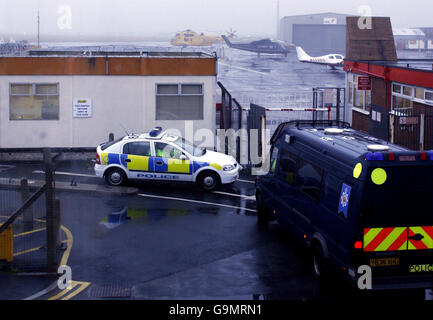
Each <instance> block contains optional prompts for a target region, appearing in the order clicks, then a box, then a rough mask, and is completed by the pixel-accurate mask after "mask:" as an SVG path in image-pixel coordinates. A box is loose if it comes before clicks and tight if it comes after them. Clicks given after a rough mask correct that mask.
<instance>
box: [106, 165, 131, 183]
mask: <svg viewBox="0 0 433 320" xmlns="http://www.w3.org/2000/svg"><path fill="white" fill-rule="evenodd" d="M105 180H106V181H107V183H108V184H109V185H110V186H120V185H122V184H124V183H125V182H126V175H125V173H124V172H123V171H122V170H121V169H116V168H114V169H111V170H109V171H108V172H107V173H106V174H105Z"/></svg>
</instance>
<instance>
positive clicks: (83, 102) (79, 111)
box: [73, 98, 92, 118]
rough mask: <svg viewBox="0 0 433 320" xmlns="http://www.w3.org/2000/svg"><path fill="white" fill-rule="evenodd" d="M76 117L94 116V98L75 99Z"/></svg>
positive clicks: (74, 111)
mask: <svg viewBox="0 0 433 320" xmlns="http://www.w3.org/2000/svg"><path fill="white" fill-rule="evenodd" d="M73 108H74V110H73V113H74V118H90V117H91V116H92V99H84V98H80V99H74V106H73Z"/></svg>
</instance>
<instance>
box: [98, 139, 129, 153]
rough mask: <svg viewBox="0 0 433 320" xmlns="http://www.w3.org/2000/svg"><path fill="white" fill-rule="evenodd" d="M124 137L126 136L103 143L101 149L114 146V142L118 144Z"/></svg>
mask: <svg viewBox="0 0 433 320" xmlns="http://www.w3.org/2000/svg"><path fill="white" fill-rule="evenodd" d="M123 138H124V137H121V138H119V139H116V140H113V141H107V142H104V143H101V150H105V149H107V148H108V147H110V146H112V145H113V144H116V143H118V142H120V141H122V140H123Z"/></svg>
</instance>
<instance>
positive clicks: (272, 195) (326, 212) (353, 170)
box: [256, 121, 433, 289]
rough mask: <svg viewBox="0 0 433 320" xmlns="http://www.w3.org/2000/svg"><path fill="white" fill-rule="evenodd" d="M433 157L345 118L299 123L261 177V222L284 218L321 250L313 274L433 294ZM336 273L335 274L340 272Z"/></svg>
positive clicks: (281, 133) (280, 141)
mask: <svg viewBox="0 0 433 320" xmlns="http://www.w3.org/2000/svg"><path fill="white" fill-rule="evenodd" d="M432 178H433V152H428V151H427V152H418V151H410V150H407V149H405V148H402V147H400V146H396V145H393V144H390V143H388V142H386V141H382V140H379V139H377V138H374V137H371V136H369V135H367V134H365V133H363V132H359V131H355V130H353V129H351V128H350V126H349V124H348V123H345V122H340V121H316V122H313V121H291V122H287V123H283V124H281V125H279V127H278V128H277V130H276V131H275V133H274V135H273V136H272V138H271V150H270V169H269V172H268V174H266V175H263V176H259V177H258V178H257V179H256V197H257V217H258V222H259V223H260V224H267V223H268V222H269V221H273V220H277V221H278V223H280V224H281V225H282V226H284V227H285V228H287V229H288V230H289V231H290V232H291V233H292V234H293V236H294V237H295V238H296V239H298V240H299V241H301V242H302V243H303V244H305V245H306V246H307V247H308V248H309V249H311V253H312V266H313V272H314V274H315V275H316V276H317V277H323V276H324V275H326V274H327V272H329V271H331V270H334V271H338V272H340V273H341V274H342V275H344V277H345V278H346V279H347V280H350V281H351V283H353V284H355V283H356V282H357V279H358V278H359V273H358V268H359V267H360V266H369V267H370V268H371V269H370V270H371V274H372V287H373V289H388V288H389V289H392V288H433V180H432ZM331 268H332V269H331Z"/></svg>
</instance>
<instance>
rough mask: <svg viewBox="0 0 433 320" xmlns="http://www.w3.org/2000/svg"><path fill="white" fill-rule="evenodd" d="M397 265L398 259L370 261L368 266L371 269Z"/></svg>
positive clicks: (398, 263)
mask: <svg viewBox="0 0 433 320" xmlns="http://www.w3.org/2000/svg"><path fill="white" fill-rule="evenodd" d="M398 265H400V258H380V259H370V266H372V267H385V266H398Z"/></svg>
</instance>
